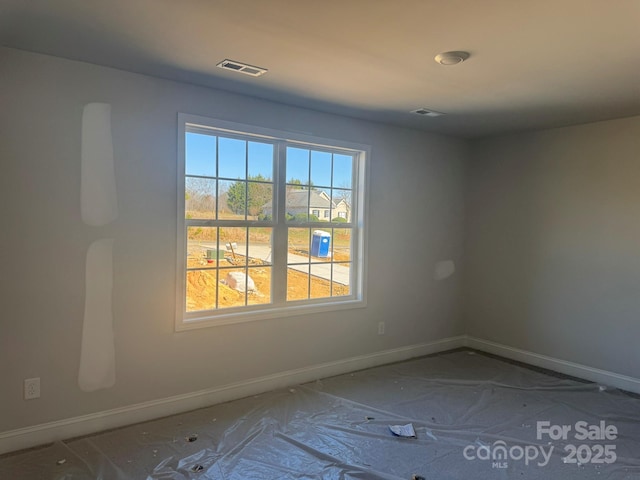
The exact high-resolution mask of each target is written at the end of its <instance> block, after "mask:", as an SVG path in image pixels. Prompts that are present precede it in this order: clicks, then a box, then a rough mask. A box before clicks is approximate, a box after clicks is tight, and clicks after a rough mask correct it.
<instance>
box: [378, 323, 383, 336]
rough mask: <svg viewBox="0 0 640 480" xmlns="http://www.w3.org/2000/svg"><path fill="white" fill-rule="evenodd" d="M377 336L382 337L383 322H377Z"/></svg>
mask: <svg viewBox="0 0 640 480" xmlns="http://www.w3.org/2000/svg"><path fill="white" fill-rule="evenodd" d="M378 335H384V322H378Z"/></svg>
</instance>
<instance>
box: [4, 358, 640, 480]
mask: <svg viewBox="0 0 640 480" xmlns="http://www.w3.org/2000/svg"><path fill="white" fill-rule="evenodd" d="M409 424H410V425H411V426H412V427H413V430H414V432H415V437H409V438H406V437H402V436H396V435H394V434H393V433H392V432H391V429H390V427H391V426H396V425H399V426H405V425H409ZM408 429H409V430H410V428H408ZM409 433H411V432H409ZM0 478H1V479H74V480H76V479H105V480H111V479H114V480H119V479H150V480H155V479H202V480H204V479H211V480H247V479H257V480H269V479H279V480H281V479H292V480H293V479H305V480H311V479H336V480H337V479H371V480H375V479H389V480H392V479H393V480H397V479H402V480H410V479H412V478H416V479H420V478H424V479H427V480H445V479H464V480H467V479H469V480H471V479H473V480H475V479H522V480H527V479H545V480H546V479H563V480H570V479H598V480H600V479H601V480H605V479H612V480H613V479H615V480H617V479H634V480H636V479H640V398H638V397H637V396H632V395H629V394H626V393H624V392H620V391H617V390H614V389H610V388H604V387H601V386H598V385H596V384H593V383H584V382H580V381H576V380H573V379H567V378H560V377H559V376H555V375H549V374H547V373H544V372H541V371H537V370H534V369H529V368H525V367H523V366H519V365H516V364H513V363H509V362H506V361H503V360H500V359H497V358H493V357H490V356H485V355H483V354H479V353H475V352H469V351H456V352H449V353H444V354H439V355H435V356H429V357H423V358H420V359H416V360H411V361H407V362H402V363H397V364H392V365H387V366H383V367H378V368H373V369H369V370H364V371H360V372H356V373H353V374H346V375H341V376H337V377H332V378H329V379H324V380H321V381H317V382H313V383H309V384H305V385H301V386H297V387H294V388H287V389H281V390H277V391H273V392H269V393H265V394H262V395H257V396H253V397H248V398H244V399H241V400H236V401H233V402H228V403H224V404H220V405H215V406H212V407H209V408H205V409H200V410H196V411H193V412H189V413H185V414H181V415H177V416H172V417H167V418H163V419H160V420H155V421H151V422H146V423H141V424H136V425H132V426H129V427H125V428H120V429H117V430H112V431H108V432H104V433H100V434H96V435H92V436H88V437H83V438H80V439H74V440H70V441H65V442H57V443H54V444H52V445H49V446H45V447H42V448H37V449H32V450H27V451H24V452H18V453H15V454H9V455H5V456H4V457H0Z"/></svg>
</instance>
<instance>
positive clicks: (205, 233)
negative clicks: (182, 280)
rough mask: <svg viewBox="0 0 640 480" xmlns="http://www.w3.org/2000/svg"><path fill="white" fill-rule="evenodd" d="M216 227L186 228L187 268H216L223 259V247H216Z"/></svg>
mask: <svg viewBox="0 0 640 480" xmlns="http://www.w3.org/2000/svg"><path fill="white" fill-rule="evenodd" d="M217 233H218V229H217V228H216V227H188V228H187V268H203V267H204V268H216V267H217V266H218V260H219V259H222V260H224V254H225V252H224V248H222V249H221V251H218V249H217V244H216V240H217Z"/></svg>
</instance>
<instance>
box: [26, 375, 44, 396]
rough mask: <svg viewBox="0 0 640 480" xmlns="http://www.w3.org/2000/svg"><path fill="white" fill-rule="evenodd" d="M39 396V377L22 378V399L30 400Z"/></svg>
mask: <svg viewBox="0 0 640 480" xmlns="http://www.w3.org/2000/svg"><path fill="white" fill-rule="evenodd" d="M33 398H40V377H38V378H25V380H24V399H25V400H31V399H33Z"/></svg>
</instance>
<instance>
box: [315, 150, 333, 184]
mask: <svg viewBox="0 0 640 480" xmlns="http://www.w3.org/2000/svg"><path fill="white" fill-rule="evenodd" d="M311 185H313V186H314V187H316V188H317V187H327V188H328V187H331V154H330V153H327V152H311Z"/></svg>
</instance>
